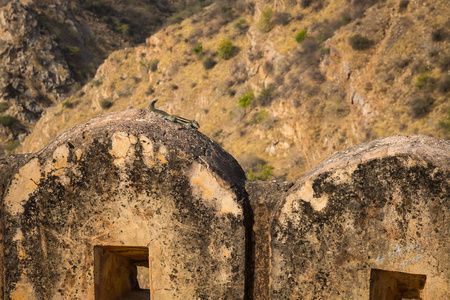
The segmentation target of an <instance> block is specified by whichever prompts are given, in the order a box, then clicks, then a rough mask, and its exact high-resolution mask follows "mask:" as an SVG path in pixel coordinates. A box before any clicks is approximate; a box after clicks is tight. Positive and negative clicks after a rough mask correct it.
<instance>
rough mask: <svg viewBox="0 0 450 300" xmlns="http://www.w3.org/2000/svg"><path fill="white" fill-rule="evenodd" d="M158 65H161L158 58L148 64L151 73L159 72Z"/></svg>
mask: <svg viewBox="0 0 450 300" xmlns="http://www.w3.org/2000/svg"><path fill="white" fill-rule="evenodd" d="M158 64H159V60H158V59H157V58H155V59H152V60H151V61H150V62H149V63H148V66H149V67H150V71H152V72H155V71H156V70H158Z"/></svg>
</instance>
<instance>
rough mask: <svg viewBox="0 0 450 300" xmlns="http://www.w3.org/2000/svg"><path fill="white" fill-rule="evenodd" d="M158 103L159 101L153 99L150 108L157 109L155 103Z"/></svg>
mask: <svg viewBox="0 0 450 300" xmlns="http://www.w3.org/2000/svg"><path fill="white" fill-rule="evenodd" d="M156 101H158V99H153V100H152V102H151V103H150V108H152V109H155V103H156Z"/></svg>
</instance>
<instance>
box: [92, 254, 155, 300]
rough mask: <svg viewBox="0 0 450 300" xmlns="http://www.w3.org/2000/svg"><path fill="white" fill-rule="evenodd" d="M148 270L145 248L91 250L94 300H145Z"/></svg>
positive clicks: (147, 298)
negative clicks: (92, 255) (92, 256)
mask: <svg viewBox="0 0 450 300" xmlns="http://www.w3.org/2000/svg"><path fill="white" fill-rule="evenodd" d="M148 267H149V265H148V248H147V247H130V246H95V247H94V284H95V300H141V299H142V300H144V299H145V300H149V299H150V290H149V284H148V283H149V274H148V272H149V271H148ZM146 272H147V274H145V273H146Z"/></svg>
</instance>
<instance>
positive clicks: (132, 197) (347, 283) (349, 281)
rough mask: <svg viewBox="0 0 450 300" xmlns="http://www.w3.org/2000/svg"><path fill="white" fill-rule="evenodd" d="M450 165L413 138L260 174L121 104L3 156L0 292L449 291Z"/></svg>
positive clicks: (268, 295) (334, 294)
mask: <svg viewBox="0 0 450 300" xmlns="http://www.w3.org/2000/svg"><path fill="white" fill-rule="evenodd" d="M449 170H450V142H448V141H438V140H436V139H433V138H429V137H424V136H413V137H404V136H399V137H390V138H384V139H380V140H376V141H374V142H371V143H366V144H362V145H359V146H355V147H352V148H349V149H348V150H345V151H341V152H338V153H335V154H334V155H332V156H330V157H329V158H328V159H326V160H325V161H323V162H322V163H321V164H319V165H318V166H317V167H316V168H315V169H313V170H311V171H310V172H309V173H308V174H307V175H305V176H304V177H302V178H300V179H299V180H298V181H297V182H296V183H295V184H293V183H289V182H284V183H277V182H275V181H274V182H262V181H246V180H245V174H244V172H243V170H242V168H241V167H240V166H239V165H238V164H237V162H236V161H235V160H234V158H233V157H231V156H230V155H229V154H227V153H226V152H225V151H223V149H221V148H220V147H219V146H217V145H216V144H215V143H214V142H212V141H211V140H210V139H209V138H207V137H206V136H204V135H203V134H201V133H199V132H198V131H195V130H191V129H187V128H185V127H183V126H181V125H179V124H176V123H172V122H168V121H164V120H163V119H161V118H160V117H159V116H158V115H155V114H154V113H152V112H149V111H145V110H127V111H121V112H117V113H113V114H109V115H106V116H102V117H99V118H96V119H92V120H90V121H89V122H87V123H85V124H82V125H80V126H77V127H75V128H73V129H72V130H70V131H68V132H66V133H64V134H63V135H61V136H59V137H58V138H57V139H56V140H55V141H53V142H52V143H51V144H49V145H48V146H47V147H45V148H44V149H42V150H41V151H40V152H38V153H35V154H27V155H20V156H9V157H5V158H2V159H0V197H1V198H0V200H1V210H0V217H1V220H2V222H1V223H0V266H3V268H2V270H3V272H0V276H1V278H0V279H2V280H0V294H1V295H3V297H4V298H5V299H96V300H103V299H119V298H120V299H148V298H149V294H150V297H151V299H180V298H186V299H264V300H265V299H370V300H375V299H377V300H378V299H384V298H386V299H398V298H406V299H418V298H422V299H448V298H449V296H450V291H449V286H450V257H449V253H450V245H449V243H448V240H449V239H450V227H449V226H448V223H449V222H448V220H449V216H450V205H449V198H450V197H449V188H450V187H449V183H450V182H449V181H450V177H449ZM137 267H139V268H137ZM146 267H148V268H149V269H145V268H146ZM139 270H141V271H142V270H144V271H143V273H141V274H139ZM142 280H144V281H146V282H145V284H142V285H141V283H140V281H142ZM147 287H148V288H149V289H148V290H146V289H147ZM400 296H401V297H400ZM383 297H384V298H383Z"/></svg>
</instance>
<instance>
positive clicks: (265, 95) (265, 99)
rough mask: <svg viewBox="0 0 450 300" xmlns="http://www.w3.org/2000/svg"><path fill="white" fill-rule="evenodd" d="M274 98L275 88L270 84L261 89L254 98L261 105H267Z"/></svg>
mask: <svg viewBox="0 0 450 300" xmlns="http://www.w3.org/2000/svg"><path fill="white" fill-rule="evenodd" d="M274 98H275V88H274V87H273V86H272V85H269V86H268V87H266V88H264V89H262V90H261V93H260V94H259V95H258V98H256V102H257V103H258V105H261V106H268V105H270V103H272V101H273V99H274Z"/></svg>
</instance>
